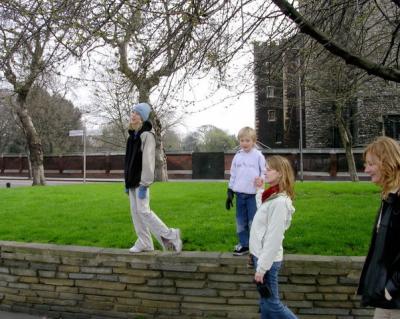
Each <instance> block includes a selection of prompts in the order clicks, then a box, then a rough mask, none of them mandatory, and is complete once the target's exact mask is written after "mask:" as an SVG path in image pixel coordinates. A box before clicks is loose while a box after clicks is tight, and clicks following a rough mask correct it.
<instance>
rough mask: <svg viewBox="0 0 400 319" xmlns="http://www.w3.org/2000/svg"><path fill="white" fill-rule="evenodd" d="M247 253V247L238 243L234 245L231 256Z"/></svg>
mask: <svg viewBox="0 0 400 319" xmlns="http://www.w3.org/2000/svg"><path fill="white" fill-rule="evenodd" d="M248 253H249V247H243V246H242V245H240V244H237V245H236V246H235V250H234V251H233V256H243V255H247V254H248Z"/></svg>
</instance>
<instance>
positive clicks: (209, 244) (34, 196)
mask: <svg viewBox="0 0 400 319" xmlns="http://www.w3.org/2000/svg"><path fill="white" fill-rule="evenodd" d="M226 187H227V183H224V182H168V183H155V184H154V185H153V186H152V187H151V207H152V209H153V210H154V211H155V212H156V213H157V215H158V216H160V217H161V219H162V220H163V221H164V222H165V223H166V224H167V225H168V226H170V227H179V228H180V229H181V231H182V235H183V241H184V250H192V251H194V250H197V251H231V250H232V248H233V246H234V245H235V244H236V241H237V240H236V234H235V211H234V209H233V210H230V211H227V210H225V194H226ZM123 189H124V187H123V184H122V183H105V184H86V185H68V186H49V187H21V188H11V189H0V240H12V241H24V242H40V243H57V244H67V245H85V246H99V247H117V248H128V247H130V246H131V245H132V243H133V242H134V240H135V237H136V236H135V234H134V231H133V227H132V222H131V217H130V212H129V202H128V197H127V195H126V194H125V193H124V191H123ZM294 206H295V207H296V213H295V215H294V217H293V221H292V226H291V228H290V229H289V231H288V232H287V233H286V238H285V241H284V246H285V252H286V253H297V254H319V255H353V256H357V255H365V253H366V251H367V248H368V244H369V239H370V235H371V229H372V224H373V221H374V216H375V213H376V210H377V208H378V206H379V189H378V188H377V187H376V186H374V185H373V184H371V183H365V182H360V183H350V182H334V183H333V182H304V183H297V184H296V199H295V201H294ZM157 247H158V248H159V246H157Z"/></svg>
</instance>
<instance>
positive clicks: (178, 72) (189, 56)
mask: <svg viewBox="0 0 400 319" xmlns="http://www.w3.org/2000/svg"><path fill="white" fill-rule="evenodd" d="M250 3H252V1H250V0H248V1H218V0H213V1H186V0H174V1H170V0H160V1H138V2H132V1H127V2H123V3H122V2H116V3H114V2H110V3H105V4H104V5H103V6H102V7H100V6H99V5H97V9H98V10H99V11H101V14H99V17H101V18H100V19H103V20H104V19H105V17H109V20H108V21H107V23H105V24H104V26H103V27H102V29H101V31H100V32H98V33H97V35H98V36H99V37H101V38H102V39H103V41H104V43H105V44H107V45H109V46H111V47H112V48H113V49H114V50H115V53H116V56H117V59H118V63H117V66H116V67H117V68H118V70H119V71H120V72H121V73H122V74H123V75H124V76H125V77H126V78H127V79H128V80H129V84H130V87H131V90H132V92H134V94H135V96H136V99H137V101H142V102H149V103H150V104H151V105H152V107H153V110H154V111H155V112H154V113H155V116H154V118H153V125H154V129H155V132H156V141H157V147H156V150H157V155H156V168H157V169H156V179H157V180H166V179H167V174H166V161H165V155H164V150H163V145H162V138H161V137H162V133H163V124H164V123H163V122H162V117H161V115H162V111H161V110H162V107H163V104H166V103H167V99H168V95H169V94H170V93H171V92H172V91H174V90H175V92H176V90H177V89H176V87H174V88H173V89H171V90H168V89H167V90H161V91H162V92H161V95H160V96H161V98H160V97H159V98H158V100H157V103H152V94H153V93H154V91H155V90H156V89H158V90H160V87H161V86H162V85H165V84H167V86H169V85H170V84H171V83H172V82H174V81H175V83H182V81H185V79H187V78H190V77H191V76H193V75H194V74H196V73H197V72H199V71H200V70H201V71H204V72H208V71H209V70H211V69H215V70H218V72H220V74H222V73H223V69H224V67H225V66H226V63H227V61H228V60H229V59H230V58H231V57H232V54H234V52H235V50H238V49H239V47H241V45H242V42H235V40H237V39H240V38H241V37H242V36H244V37H247V36H248V34H249V33H251V31H253V30H254V27H253V25H251V27H250V29H251V30H248V29H244V28H242V25H241V24H240V23H239V26H238V25H236V26H235V28H233V27H232V23H233V20H234V19H236V18H238V17H239V18H242V19H243V17H241V16H240V14H241V12H242V11H241V10H243V7H244V6H245V5H247V4H250ZM116 6H118V7H119V11H118V12H116V10H115V7H116ZM110 12H113V14H112V15H110V14H109V13H110ZM242 13H243V12H242ZM253 20H254V19H253ZM246 24H247V21H246ZM92 26H93V23H90V24H89V26H88V28H89V29H90V28H92ZM246 28H247V26H246ZM231 29H234V30H233V31H232V30H231ZM232 33H234V34H235V37H234V36H232ZM113 53H114V52H113ZM110 60H111V63H110ZM107 66H108V67H109V68H113V67H114V66H113V64H112V57H110V58H109V59H108V61H107ZM166 79H173V81H170V82H168V81H167V80H166ZM166 92H167V93H166ZM174 107H175V108H176V106H171V105H170V106H169V108H168V111H169V112H172V111H173V110H174Z"/></svg>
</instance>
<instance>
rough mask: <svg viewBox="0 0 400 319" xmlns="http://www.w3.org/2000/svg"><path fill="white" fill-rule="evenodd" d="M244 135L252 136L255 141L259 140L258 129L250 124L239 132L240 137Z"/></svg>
mask: <svg viewBox="0 0 400 319" xmlns="http://www.w3.org/2000/svg"><path fill="white" fill-rule="evenodd" d="M243 137H250V138H251V139H252V140H253V142H254V143H255V142H256V141H257V134H256V130H255V129H253V128H251V127H248V126H245V127H243V128H241V129H240V131H239V133H238V139H239V140H240V139H241V138H243Z"/></svg>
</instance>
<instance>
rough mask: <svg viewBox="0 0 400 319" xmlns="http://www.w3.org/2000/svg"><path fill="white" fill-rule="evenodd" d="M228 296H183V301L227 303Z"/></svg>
mask: <svg viewBox="0 0 400 319" xmlns="http://www.w3.org/2000/svg"><path fill="white" fill-rule="evenodd" d="M228 300H229V298H220V297H198V296H184V297H183V301H184V302H193V303H217V304H228Z"/></svg>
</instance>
